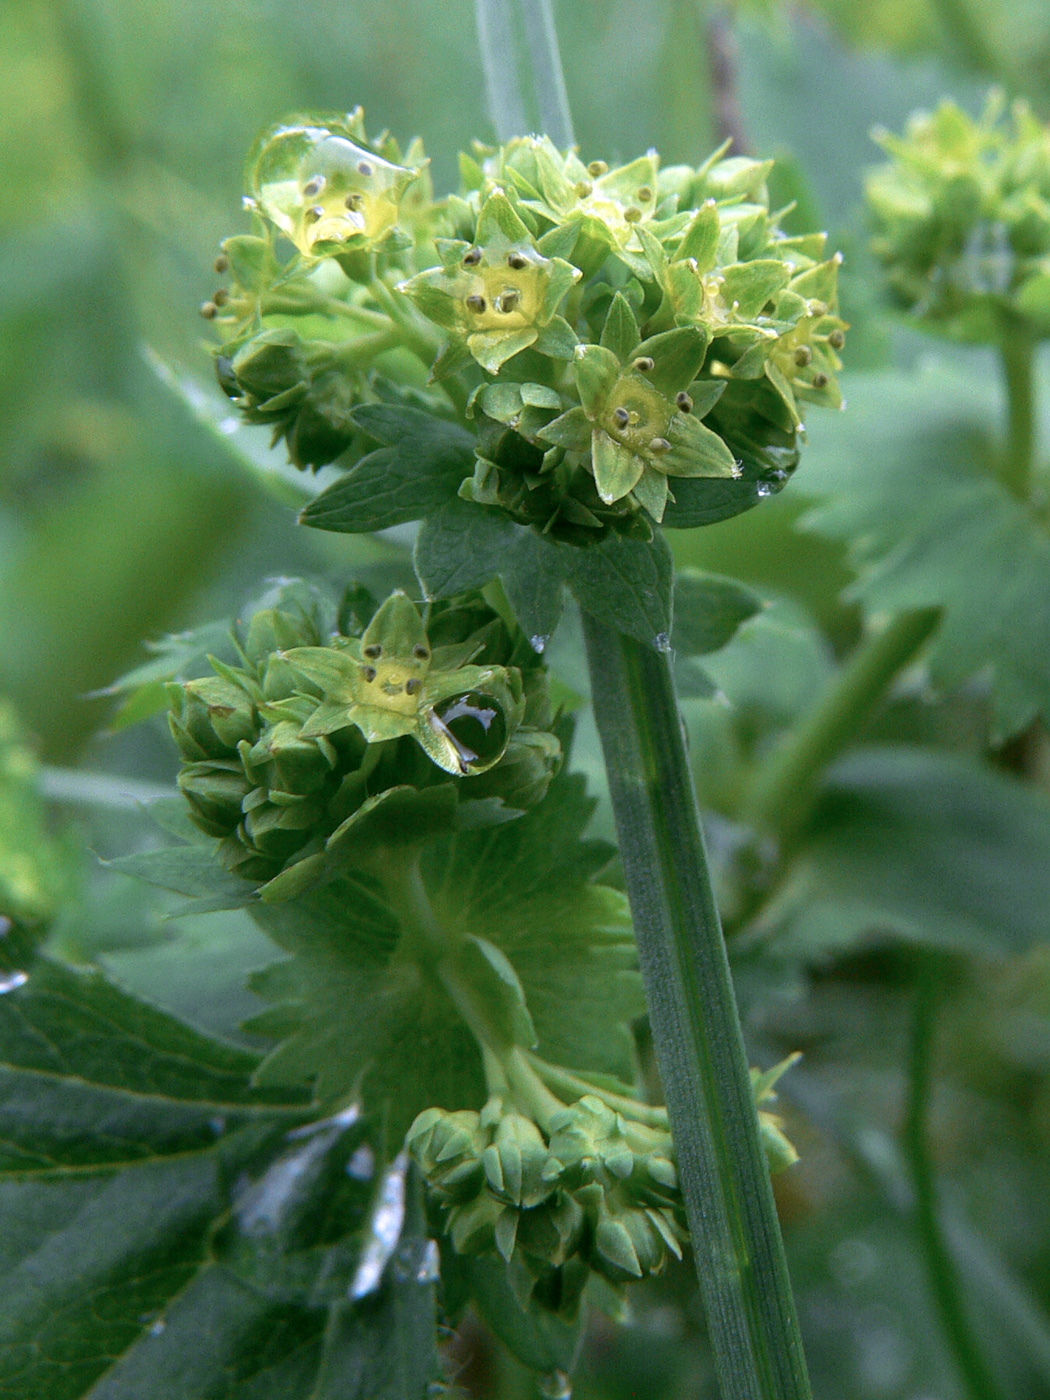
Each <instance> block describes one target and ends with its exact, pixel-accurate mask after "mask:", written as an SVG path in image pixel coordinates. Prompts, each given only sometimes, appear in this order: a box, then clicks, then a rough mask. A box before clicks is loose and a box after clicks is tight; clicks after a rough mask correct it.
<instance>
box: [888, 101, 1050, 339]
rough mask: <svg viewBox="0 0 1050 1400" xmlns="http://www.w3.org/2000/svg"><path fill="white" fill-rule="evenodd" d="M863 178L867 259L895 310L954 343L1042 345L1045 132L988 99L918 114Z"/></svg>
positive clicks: (1047, 320) (1049, 320)
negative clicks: (1019, 338)
mask: <svg viewBox="0 0 1050 1400" xmlns="http://www.w3.org/2000/svg"><path fill="white" fill-rule="evenodd" d="M876 139H877V140H878V141H879V143H880V145H882V146H883V148H884V149H885V150H886V151H887V152H888V153H889V155H890V157H891V160H890V162H889V163H888V164H886V165H883V166H880V167H879V168H877V169H876V170H874V171H873V172H872V173H871V175H870V176H869V177H868V181H867V197H868V204H869V207H870V209H871V213H872V217H873V220H874V224H875V230H876V232H875V238H874V241H873V247H874V249H875V252H876V254H877V256H878V257H879V258H880V260H881V261H882V263H883V264H884V265H885V267H886V270H887V273H888V276H889V282H890V287H891V289H892V291H893V294H894V296H895V297H896V298H897V300H898V301H899V303H900V304H901V306H903V307H906V308H907V309H908V310H909V311H911V312H912V313H913V314H915V315H917V316H921V317H922V318H923V319H924V320H925V321H926V322H927V323H928V324H929V325H930V326H932V327H934V328H936V329H938V330H941V331H943V332H944V333H945V334H947V335H950V336H953V337H956V338H958V339H961V340H966V341H977V342H990V343H998V342H1000V341H1001V340H1002V338H1003V335H1004V333H1006V332H1010V331H1011V330H1013V329H1016V328H1018V327H1024V328H1026V329H1027V331H1028V333H1029V334H1030V335H1033V336H1034V337H1035V338H1037V339H1041V338H1044V337H1046V336H1048V335H1050V128H1048V127H1046V126H1044V125H1043V123H1042V122H1040V121H1038V120H1037V118H1036V117H1035V116H1033V114H1032V113H1031V111H1030V110H1029V109H1028V107H1027V106H1026V105H1025V104H1024V103H1023V102H1016V103H1014V104H1013V105H1012V106H1011V107H1010V109H1009V111H1007V110H1006V103H1005V99H1004V97H1003V95H1002V94H1001V93H1000V92H993V93H992V94H991V95H990V97H989V99H988V102H987V104H986V106H985V108H984V111H983V112H982V113H981V115H980V116H979V117H971V116H970V115H969V114H968V113H966V112H964V111H962V110H961V108H959V107H957V106H956V105H955V103H953V102H944V103H942V104H941V106H940V107H938V108H937V110H936V111H935V112H933V113H929V112H919V113H917V114H915V115H914V116H913V117H912V118H911V119H910V120H909V122H908V126H907V129H906V131H905V133H904V135H903V136H895V135H892V134H891V133H889V132H879V133H877V134H876Z"/></svg>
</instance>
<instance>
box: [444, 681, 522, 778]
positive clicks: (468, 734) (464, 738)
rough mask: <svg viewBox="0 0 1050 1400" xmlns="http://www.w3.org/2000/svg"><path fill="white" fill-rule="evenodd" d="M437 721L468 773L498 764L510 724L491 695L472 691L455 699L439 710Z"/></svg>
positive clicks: (505, 745)
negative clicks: (477, 765)
mask: <svg viewBox="0 0 1050 1400" xmlns="http://www.w3.org/2000/svg"><path fill="white" fill-rule="evenodd" d="M434 718H435V719H436V720H437V722H438V724H439V725H440V727H441V729H442V730H444V732H445V734H446V735H447V737H448V738H449V739H450V740H451V741H452V744H453V746H454V747H455V749H456V752H457V754H458V755H459V758H460V762H461V763H462V765H463V771H464V772H469V771H470V769H471V768H472V767H473V766H474V764H476V763H483V764H486V765H489V764H492V763H495V762H496V760H497V759H498V758H499V757H500V755H501V754H502V753H503V750H504V749H505V748H506V747H507V721H506V719H505V718H504V715H503V711H502V710H500V709H499V708H498V707H497V706H496V704H495V702H494V701H492V700H490V699H489V697H488V696H487V695H481V694H479V693H478V692H476V691H473V690H471V691H468V692H467V694H466V695H457V696H454V697H453V698H452V699H451V700H446V701H444V703H443V704H441V705H438V706H437V707H436V708H435V710H434Z"/></svg>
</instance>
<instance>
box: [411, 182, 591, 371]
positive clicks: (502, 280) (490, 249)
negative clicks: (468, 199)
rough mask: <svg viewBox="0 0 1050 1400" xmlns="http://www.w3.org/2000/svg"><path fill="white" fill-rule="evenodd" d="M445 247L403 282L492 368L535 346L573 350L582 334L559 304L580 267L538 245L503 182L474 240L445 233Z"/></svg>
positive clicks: (560, 352) (562, 354)
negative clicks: (435, 260) (435, 263)
mask: <svg viewBox="0 0 1050 1400" xmlns="http://www.w3.org/2000/svg"><path fill="white" fill-rule="evenodd" d="M439 250H440V252H441V254H442V257H443V263H442V266H441V267H434V268H429V269H428V270H427V271H425V272H421V273H419V274H418V276H416V277H413V278H410V279H409V280H408V281H407V282H403V283H402V284H401V286H400V289H399V290H400V291H402V292H404V293H405V294H406V295H407V296H409V297H411V298H412V300H413V301H414V302H415V303H416V305H417V306H418V307H419V309H420V310H421V311H422V312H423V313H424V315H426V316H427V317H429V319H430V320H431V321H433V322H434V323H435V324H436V325H438V326H441V327H442V328H443V329H444V330H446V331H447V332H449V334H450V337H451V338H452V339H453V340H454V341H459V342H463V343H465V345H466V348H467V350H469V352H470V354H471V355H472V356H473V357H474V359H475V360H477V362H478V363H479V364H480V365H481V366H482V367H483V368H484V369H487V370H488V371H489V373H490V374H498V373H499V371H500V368H501V366H502V365H503V364H504V362H505V361H506V360H509V359H510V358H511V356H512V355H517V354H518V353H519V352H520V351H522V350H527V349H529V348H530V347H535V349H537V350H539V351H540V352H541V353H544V354H548V355H553V356H555V357H557V358H560V359H568V358H569V357H570V356H571V355H572V352H573V349H574V348H575V345H576V337H575V335H574V334H573V332H572V330H571V329H570V328H569V326H568V324H567V323H566V322H565V321H564V320H563V319H562V318H561V317H559V316H558V315H557V312H558V310H559V308H560V307H561V304H562V302H563V301H564V299H565V296H566V293H567V292H568V291H569V290H570V288H571V287H572V286H573V284H574V283H575V282H576V281H577V280H578V279H579V277H580V273H579V271H578V270H577V269H576V268H575V267H573V266H571V264H569V263H567V262H565V261H564V259H562V258H547V257H544V256H543V254H542V253H540V252H539V251H538V249H537V248H536V245H535V243H534V241H533V238H532V235H531V234H530V232H529V230H528V227H527V226H526V225H525V223H524V222H523V221H522V220H521V218H520V217H519V216H518V214H517V213H515V211H514V207H513V205H512V204H511V202H510V200H509V199H508V198H507V196H506V194H505V193H504V192H503V191H502V190H497V191H495V192H494V193H493V194H491V195H490V196H489V198H488V199H487V200H486V201H485V203H484V204H483V205H482V207H481V212H480V214H479V215H478V221H477V229H476V232H475V235H474V240H473V242H465V241H463V240H459V239H457V240H446V241H443V242H442V243H441V244H440V245H439Z"/></svg>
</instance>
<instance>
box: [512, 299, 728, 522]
mask: <svg viewBox="0 0 1050 1400" xmlns="http://www.w3.org/2000/svg"><path fill="white" fill-rule="evenodd" d="M708 343H709V337H708V336H707V335H706V334H705V333H704V331H703V330H702V329H700V328H698V327H691V326H690V327H680V328H678V329H676V330H672V331H665V332H664V333H663V334H661V335H657V336H652V337H651V338H650V339H648V340H644V341H643V340H642V339H641V337H640V335H639V331H638V323H637V321H636V320H635V318H634V314H633V312H632V311H631V308H630V306H629V305H628V303H627V300H626V298H625V297H624V296H622V295H621V294H619V293H618V294H617V296H616V297H615V298H614V299H613V302H612V305H611V307H610V309H609V314H608V316H607V318H606V322H605V328H604V330H603V332H602V343H601V344H600V345H581V346H580V347H579V349H578V350H577V352H576V359H575V362H574V366H573V368H574V370H575V374H576V389H577V393H578V394H579V397H580V407H579V408H573V409H570V410H569V411H568V413H564V414H562V415H561V417H560V418H556V419H555V420H554V421H553V422H552V423H550V424H548V426H547V427H546V428H543V429H541V431H540V432H539V433H538V434H537V436H538V437H539V438H540V439H541V440H542V441H544V442H548V443H550V444H552V445H554V446H558V447H563V448H566V449H567V450H570V451H573V450H575V451H587V450H588V449H589V450H590V454H591V455H590V460H591V470H592V472H593V474H594V480H595V483H596V485H597V488H598V495H599V496H600V497H601V499H602V500H603V501H605V502H607V503H612V502H614V501H618V500H621V499H622V498H623V497H625V496H627V495H628V494H629V493H632V492H633V494H634V497H635V499H636V500H637V501H638V504H639V505H641V506H644V508H645V509H646V510H647V511H648V512H649V514H650V515H651V516H652V518H653V519H654V520H661V519H662V518H663V513H664V507H665V505H666V503H667V497H668V489H669V488H668V477H675V476H680V477H698V476H704V477H732V476H735V475H736V474H737V464H736V461H735V459H734V457H733V454H732V453H731V452H730V451H729V448H728V447H726V445H725V443H724V442H723V441H722V439H721V438H720V437H719V436H718V434H717V433H713V432H712V431H711V429H710V428H706V427H704V425H703V423H702V422H700V419H701V418H703V416H704V415H705V414H706V413H708V412H709V411H710V410H711V409H712V408H713V407H714V405H715V404H716V403H717V401H718V399H719V398H720V396H721V394H722V392H723V390H724V388H725V382H724V381H722V380H701V381H698V380H697V375H698V374H699V373H700V369H701V367H702V365H703V363H704V359H705V356H706V354H707V347H708Z"/></svg>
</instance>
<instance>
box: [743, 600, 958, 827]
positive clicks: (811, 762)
mask: <svg viewBox="0 0 1050 1400" xmlns="http://www.w3.org/2000/svg"><path fill="white" fill-rule="evenodd" d="M939 617H940V613H939V610H938V609H937V608H916V609H913V610H909V611H908V612H902V613H898V614H897V616H896V617H895V618H893V619H892V621H891V622H890V623H889V625H888V626H887V627H884V628H883V630H882V631H881V632H874V633H872V634H871V636H869V637H868V638H867V639H866V640H865V641H863V642H862V643H861V644H860V646H858V647H857V649H856V650H855V651H854V653H853V655H852V656H851V657H850V658H849V660H848V661H847V662H846V664H845V666H843V668H842V670H841V671H840V672H839V674H838V675H837V676H836V678H835V680H834V681H832V683H831V685H830V686H829V687H828V690H827V691H826V692H825V694H824V696H823V698H822V699H821V700H820V701H819V703H818V704H817V706H816V708H815V709H814V710H813V711H812V712H811V713H810V715H809V717H808V718H807V719H806V720H804V721H803V723H802V724H801V725H800V726H799V727H798V728H797V729H794V730H793V731H792V732H791V734H790V735H789V736H788V737H787V739H786V740H785V741H784V742H783V744H782V745H781V746H780V747H779V748H778V749H776V750H775V751H774V752H773V753H772V754H771V755H770V758H769V759H768V761H767V762H766V764H765V766H764V767H763V768H761V769H760V770H759V772H758V774H757V776H756V778H755V783H754V786H753V788H752V791H751V795H750V799H749V802H748V804H747V817H748V819H749V820H750V821H751V822H752V823H753V824H754V825H755V826H756V827H759V828H760V829H761V830H765V831H771V832H775V833H776V834H777V835H778V836H779V837H780V838H781V839H782V840H784V839H790V838H791V837H792V836H793V835H794V834H795V832H796V831H797V830H798V829H799V827H800V826H801V825H802V824H803V822H804V821H805V820H806V818H807V817H808V815H809V813H810V810H811V809H812V806H813V802H814V800H815V797H816V792H817V783H818V780H819V778H820V775H821V773H823V771H824V769H825V768H826V767H827V766H828V764H829V763H830V762H831V761H832V760H833V759H835V758H837V757H838V755H839V754H840V753H841V752H842V750H843V749H844V748H845V747H846V745H847V744H848V743H849V742H850V740H851V739H853V738H854V737H855V736H856V734H857V731H858V730H859V729H860V727H861V725H862V724H863V723H864V721H865V720H866V719H867V718H868V716H869V715H870V714H871V712H872V710H874V708H875V706H876V705H877V704H878V703H879V701H880V700H881V699H882V698H883V696H884V695H885V694H886V692H887V691H888V690H889V688H890V685H891V684H892V683H893V681H894V680H895V679H896V677H897V676H898V675H899V674H900V672H901V671H902V670H903V669H904V667H905V666H907V665H908V664H909V663H910V662H911V661H912V660H913V659H914V658H915V656H916V655H917V653H918V651H919V649H920V648H921V647H922V645H923V643H924V642H925V641H926V640H927V639H928V638H929V637H930V635H931V634H932V632H933V631H934V629H935V627H936V626H937V622H938V619H939Z"/></svg>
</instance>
